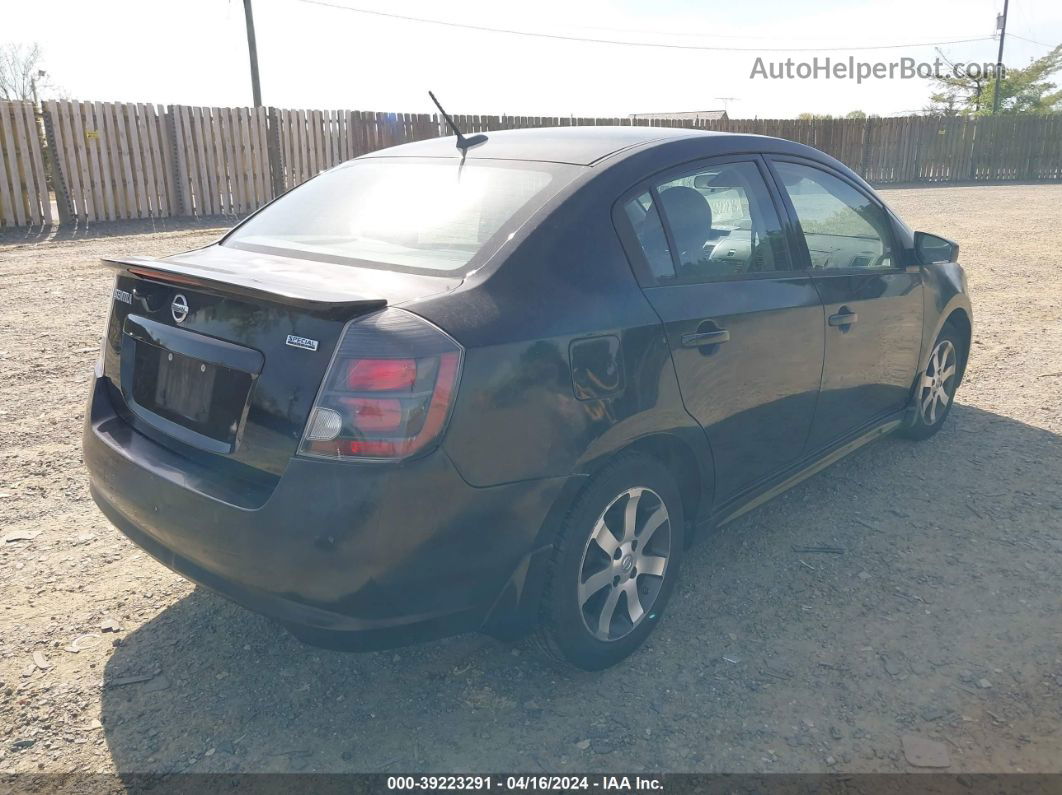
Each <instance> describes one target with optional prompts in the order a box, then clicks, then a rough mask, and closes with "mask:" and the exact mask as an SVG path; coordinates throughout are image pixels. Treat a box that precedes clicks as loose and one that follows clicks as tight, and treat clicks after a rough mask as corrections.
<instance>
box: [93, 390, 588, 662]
mask: <svg viewBox="0 0 1062 795" xmlns="http://www.w3.org/2000/svg"><path fill="white" fill-rule="evenodd" d="M86 414H87V416H86V422H85V432H84V455H85V464H86V466H87V468H88V470H89V475H90V488H91V493H92V497H93V499H94V500H95V501H96V503H97V505H99V507H100V509H101V510H102V511H103V513H104V514H105V515H106V516H107V518H108V519H109V520H110V521H111V522H112V523H113V524H114V525H115V526H116V527H117V528H118V529H119V530H121V531H122V532H123V533H124V534H125V535H127V536H128V537H129V538H130V539H131V540H133V541H134V542H135V543H136V544H137V545H139V546H140V547H142V548H143V549H144V550H145V551H147V552H148V553H149V554H150V555H152V556H153V557H154V558H156V559H157V560H159V561H160V562H161V563H163V564H164V565H166V566H168V567H169V568H171V569H173V570H174V571H176V572H178V573H179V574H181V575H183V576H184V577H186V578H188V579H189V580H192V581H193V582H196V583H199V584H201V585H203V586H205V587H208V588H210V589H212V590H215V591H217V592H219V593H221V594H222V595H224V596H227V597H228V598H230V599H232V600H233V601H235V602H237V603H239V604H241V605H243V606H245V607H247V608H249V609H251V610H254V611H255V612H258V613H262V614H264V615H267V616H270V617H272V618H274V619H277V620H278V621H280V622H282V623H283V624H285V625H286V626H288V627H289V628H290V629H291V630H292V631H293V632H294V633H295V634H296V635H297V636H299V637H301V638H303V639H305V640H307V641H309V642H313V643H317V644H320V645H329V646H338V647H343V648H366V649H368V648H382V647H386V646H393V645H400V644H403V643H408V642H412V641H416V640H422V639H426V638H430V637H439V636H442V635H448V634H455V633H458V632H463V631H468V630H473V629H480V628H487V629H491V628H493V627H495V626H496V627H501V628H512V627H520V626H521V625H523V624H525V623H528V622H529V620H530V618H531V616H532V615H533V607H534V602H536V601H537V593H538V592H539V586H540V580H541V575H542V571H543V569H544V563H545V560H546V559H547V557H548V541H544V539H546V538H547V534H546V532H545V531H544V528H545V527H547V526H549V524H550V522H551V517H552V516H553V513H552V512H551V511H557V510H558V507H557V506H558V504H559V503H560V502H561V501H562V500H564V499H565V495H566V494H567V493H568V492H570V491H571V489H570V482H571V479H569V478H550V479H542V480H533V481H522V482H520V483H512V484H506V485H502V486H496V487H492V488H474V487H472V486H469V485H468V484H467V483H466V482H465V481H464V480H463V479H462V478H461V476H460V474H459V473H458V472H457V471H456V469H455V468H454V466H453V464H452V463H451V462H450V459H449V458H448V457H447V456H446V454H445V453H444V452H443V451H442V450H437V451H435V452H434V453H432V454H430V455H427V456H425V457H423V458H420V459H417V460H414V461H410V462H404V463H401V464H397V465H391V464H348V463H334V462H327V461H312V460H303V459H298V458H293V459H292V460H291V462H290V464H289V465H288V467H287V470H286V471H285V472H284V474H283V476H282V477H281V478H280V479H279V480H278V481H277V483H276V486H275V488H274V489H273V490H272V492H271V493H270V494H269V495H268V497H267V498H266V499H265V500H264V502H263V503H262V504H261V505H260V507H255V508H247V507H241V506H240V505H239V504H238V503H239V502H240V501H239V500H237V499H234V500H227V499H225V498H224V496H225V495H226V494H235V493H236V492H238V490H239V489H238V486H237V485H234V484H225V486H224V488H219V487H217V484H213V487H212V488H211V489H209V490H207V489H204V488H202V484H203V483H204V480H203V478H204V473H203V472H202V471H199V472H195V473H192V474H191V475H190V467H192V466H194V465H192V464H191V463H190V462H188V461H187V460H185V459H183V458H182V457H181V456H179V455H178V454H177V453H175V452H173V451H171V450H169V449H168V448H166V447H164V446H163V445H160V444H157V443H156V442H154V441H152V440H150V439H148V438H147V437H145V436H143V435H141V434H139V433H137V432H136V431H135V430H133V429H132V428H131V427H130V426H129V425H128V424H127V423H126V422H125V421H124V420H122V419H121V418H120V417H118V416H117V415H116V414H115V412H114V409H113V406H112V405H111V401H110V397H109V396H108V393H107V389H106V388H105V381H104V380H103V379H100V380H98V381H97V382H96V384H95V387H94V389H93V391H92V396H91V399H90V406H89V411H88V412H86ZM221 477H222V476H221V475H219V479H220V478H221ZM219 495H221V496H219Z"/></svg>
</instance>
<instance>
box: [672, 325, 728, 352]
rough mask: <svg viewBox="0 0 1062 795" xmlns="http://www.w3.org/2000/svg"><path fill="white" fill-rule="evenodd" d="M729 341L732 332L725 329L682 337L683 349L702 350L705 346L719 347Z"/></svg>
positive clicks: (699, 332)
mask: <svg viewBox="0 0 1062 795" xmlns="http://www.w3.org/2000/svg"><path fill="white" fill-rule="evenodd" d="M729 341H730V332H729V331H728V330H727V329H725V328H721V329H716V330H715V331H698V332H697V333H696V334H683V335H682V347H684V348H702V347H704V346H705V345H718V344H719V343H721V342H729Z"/></svg>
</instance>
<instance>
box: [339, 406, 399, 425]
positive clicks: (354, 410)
mask: <svg viewBox="0 0 1062 795" xmlns="http://www.w3.org/2000/svg"><path fill="white" fill-rule="evenodd" d="M339 402H340V403H341V404H342V405H343V407H344V408H346V410H347V416H348V417H349V419H350V421H351V424H352V425H354V426H356V427H358V428H361V430H363V431H368V432H369V433H379V432H380V431H397V430H399V429H400V428H401V427H402V401H400V400H394V399H391V398H363V397H352V398H340V399H339Z"/></svg>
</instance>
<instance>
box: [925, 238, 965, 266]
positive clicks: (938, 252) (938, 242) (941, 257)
mask: <svg viewBox="0 0 1062 795" xmlns="http://www.w3.org/2000/svg"><path fill="white" fill-rule="evenodd" d="M914 247H915V254H916V255H917V257H918V262H919V263H920V264H922V265H931V264H932V263H934V262H957V261H958V259H959V244H958V243H955V242H953V241H951V240H948V239H947V238H946V237H938V236H937V235H931V234H929V233H928V232H915V234H914Z"/></svg>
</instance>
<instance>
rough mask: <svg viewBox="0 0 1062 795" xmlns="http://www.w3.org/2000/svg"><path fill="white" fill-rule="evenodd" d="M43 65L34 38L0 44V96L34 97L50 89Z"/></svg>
mask: <svg viewBox="0 0 1062 795" xmlns="http://www.w3.org/2000/svg"><path fill="white" fill-rule="evenodd" d="M43 67H44V53H43V52H42V51H41V47H40V45H39V44H37V43H36V42H34V43H33V44H30V45H24V44H16V43H14V42H11V43H8V44H4V45H0V99H7V100H36V99H37V97H38V95H39V94H40V93H41V92H43V91H46V90H51V89H54V86H53V85H52V84H51V82H50V81H49V80H48V73H47V72H46V71H44V68H43Z"/></svg>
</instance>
